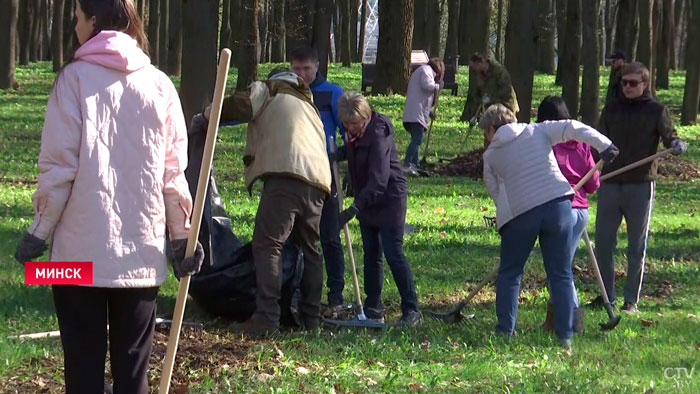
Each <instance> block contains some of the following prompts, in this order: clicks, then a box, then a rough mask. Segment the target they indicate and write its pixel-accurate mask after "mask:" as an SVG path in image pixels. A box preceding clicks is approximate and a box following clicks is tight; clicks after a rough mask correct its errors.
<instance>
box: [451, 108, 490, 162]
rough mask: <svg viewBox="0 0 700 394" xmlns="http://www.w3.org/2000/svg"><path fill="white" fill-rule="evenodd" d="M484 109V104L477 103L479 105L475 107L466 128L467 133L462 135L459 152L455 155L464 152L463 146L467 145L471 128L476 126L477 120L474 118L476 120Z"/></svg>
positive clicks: (458, 155)
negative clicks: (474, 111)
mask: <svg viewBox="0 0 700 394" xmlns="http://www.w3.org/2000/svg"><path fill="white" fill-rule="evenodd" d="M483 109H484V104H483V103H482V104H479V107H478V108H477V109H476V113H475V114H474V117H473V118H472V120H470V121H469V128H468V129H467V133H466V134H465V135H464V140H462V144H461V145H460V148H459V153H458V154H457V157H460V156H462V155H463V154H464V148H466V146H467V140H468V139H469V134H471V132H472V129H473V128H474V127H475V126H476V124H477V122H476V121H475V120H478V119H479V117H480V116H481V112H482V111H483Z"/></svg>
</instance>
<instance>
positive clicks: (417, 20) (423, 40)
mask: <svg viewBox="0 0 700 394" xmlns="http://www.w3.org/2000/svg"><path fill="white" fill-rule="evenodd" d="M389 1H391V0H389ZM436 1H437V0H432V1H431V2H436ZM427 25H428V0H414V1H413V41H412V42H411V49H421V50H425V51H426V52H427V50H428V34H427Z"/></svg>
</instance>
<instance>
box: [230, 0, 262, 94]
mask: <svg viewBox="0 0 700 394" xmlns="http://www.w3.org/2000/svg"><path fill="white" fill-rule="evenodd" d="M241 8H242V14H241V33H242V34H241V38H242V39H241V50H240V52H239V54H238V56H239V57H238V81H237V82H236V90H245V89H246V88H247V87H248V85H250V83H251V82H253V81H255V80H257V79H258V46H259V45H260V42H259V40H260V38H259V37H258V12H259V2H258V0H242V1H241Z"/></svg>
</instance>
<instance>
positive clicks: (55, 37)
mask: <svg viewBox="0 0 700 394" xmlns="http://www.w3.org/2000/svg"><path fill="white" fill-rule="evenodd" d="M63 4H64V0H53V24H52V25H51V30H52V31H51V57H52V59H53V71H54V72H56V71H58V70H59V69H60V68H61V66H62V65H63Z"/></svg>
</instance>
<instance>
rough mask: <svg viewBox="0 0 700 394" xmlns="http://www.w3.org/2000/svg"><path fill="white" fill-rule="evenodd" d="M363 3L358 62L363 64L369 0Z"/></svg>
mask: <svg viewBox="0 0 700 394" xmlns="http://www.w3.org/2000/svg"><path fill="white" fill-rule="evenodd" d="M361 1H362V12H360V37H359V39H358V43H357V57H358V61H360V62H362V61H363V58H364V56H365V35H366V31H367V12H369V10H368V7H369V4H368V3H367V0H361Z"/></svg>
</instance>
